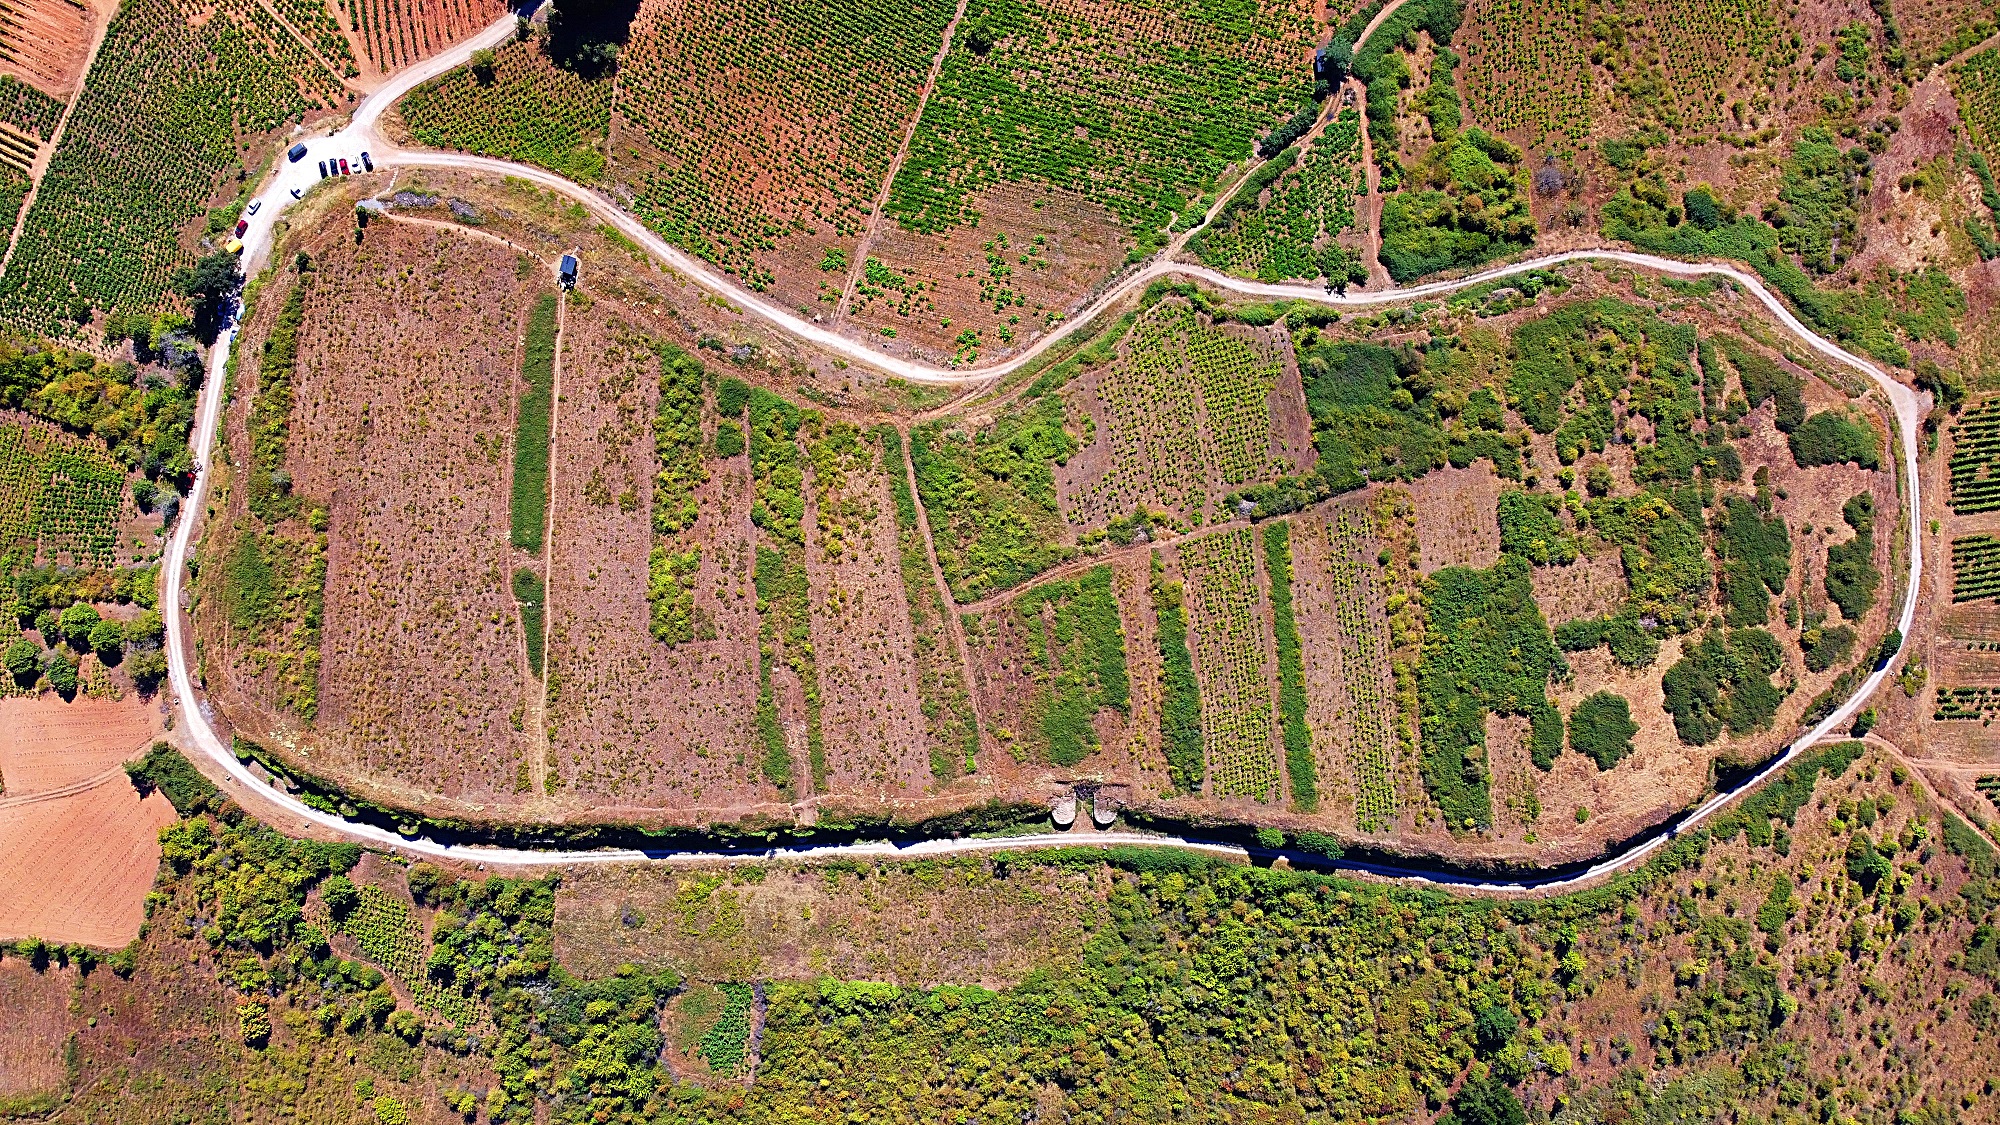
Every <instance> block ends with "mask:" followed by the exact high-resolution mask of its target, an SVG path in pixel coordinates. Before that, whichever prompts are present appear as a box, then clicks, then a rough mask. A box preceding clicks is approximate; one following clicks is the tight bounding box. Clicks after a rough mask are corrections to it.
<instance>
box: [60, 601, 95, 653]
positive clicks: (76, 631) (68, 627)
mask: <svg viewBox="0 0 2000 1125" xmlns="http://www.w3.org/2000/svg"><path fill="white" fill-rule="evenodd" d="M57 620H58V621H59V622H60V623H61V627H62V635H63V640H66V641H68V642H69V643H70V647H72V648H76V649H82V648H85V647H87V646H88V645H89V644H90V631H91V630H92V629H95V628H97V623H98V620H99V618H98V616H97V611H96V610H95V609H92V608H91V607H90V606H88V605H86V604H84V603H83V602H77V603H75V604H73V605H71V606H70V607H69V608H68V609H65V610H63V611H62V616H61V617H60V618H58V619H57Z"/></svg>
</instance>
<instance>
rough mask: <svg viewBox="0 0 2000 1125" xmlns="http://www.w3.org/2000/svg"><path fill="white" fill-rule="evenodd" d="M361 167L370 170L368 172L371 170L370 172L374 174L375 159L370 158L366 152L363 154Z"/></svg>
mask: <svg viewBox="0 0 2000 1125" xmlns="http://www.w3.org/2000/svg"><path fill="white" fill-rule="evenodd" d="M361 166H362V167H363V168H366V169H368V170H369V171H370V172H373V171H374V170H375V160H374V158H372V157H370V156H369V155H368V154H367V153H365V152H364V153H362V154H361Z"/></svg>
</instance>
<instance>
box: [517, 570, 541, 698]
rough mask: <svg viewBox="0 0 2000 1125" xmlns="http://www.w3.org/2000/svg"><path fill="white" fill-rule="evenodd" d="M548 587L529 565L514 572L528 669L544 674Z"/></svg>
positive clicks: (535, 673) (537, 676)
mask: <svg viewBox="0 0 2000 1125" xmlns="http://www.w3.org/2000/svg"><path fill="white" fill-rule="evenodd" d="M546 599H547V587H546V585H545V584H544V583H543V582H542V576H541V575H539V574H537V573H535V572H534V571H533V570H530V569H528V568H527V567H522V568H521V569H519V570H516V571H515V572H514V601H515V602H516V603H517V604H518V605H519V606H520V610H521V633H522V636H523V639H524V640H525V641H526V642H527V648H528V671H529V672H531V673H533V674H534V676H535V678H536V679H540V678H541V676H542V646H543V644H544V643H545V642H546V641H547V637H546V636H544V632H543V623H544V622H545V621H546V620H547V616H546V615H547V604H546Z"/></svg>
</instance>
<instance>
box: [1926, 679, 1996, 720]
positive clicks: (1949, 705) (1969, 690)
mask: <svg viewBox="0 0 2000 1125" xmlns="http://www.w3.org/2000/svg"><path fill="white" fill-rule="evenodd" d="M1995 716H2000V687H1941V688H1939V689H1938V693H1937V710H1935V711H1933V712H1932V713H1931V718H1933V719H1977V720H1979V721H1980V722H1991V721H1992V720H1993V718H1994V717H1995Z"/></svg>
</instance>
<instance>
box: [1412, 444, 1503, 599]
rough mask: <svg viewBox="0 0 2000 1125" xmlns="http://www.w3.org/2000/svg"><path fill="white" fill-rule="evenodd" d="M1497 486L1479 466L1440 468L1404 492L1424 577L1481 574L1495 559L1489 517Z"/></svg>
mask: <svg viewBox="0 0 2000 1125" xmlns="http://www.w3.org/2000/svg"><path fill="white" fill-rule="evenodd" d="M1501 486H1502V482H1501V480H1500V478H1499V477H1498V476H1496V475H1494V472H1493V466H1492V465H1490V464H1487V463H1485V462H1481V463H1479V464H1477V465H1474V466H1473V467H1472V468H1469V469H1452V468H1444V469H1438V470H1435V471H1433V472H1431V473H1429V474H1427V475H1426V476H1425V477H1424V478H1423V479H1421V480H1418V481H1416V482H1414V483H1411V484H1409V485H1406V486H1404V487H1405V488H1407V489H1408V491H1409V493H1410V498H1411V499H1412V500H1413V501H1415V503H1416V509H1417V545H1418V547H1419V548H1420V550H1421V564H1420V565H1421V568H1422V570H1423V572H1424V573H1425V574H1431V573H1434V572H1436V571H1438V570H1440V569H1442V568H1444V567H1447V566H1469V567H1472V568H1474V569H1484V568H1486V567H1489V566H1492V565H1493V564H1494V562H1496V561H1497V560H1498V559H1499V558H1500V524H1499V521H1498V519H1497V518H1496V517H1495V516H1494V511H1495V507H1496V505H1497V504H1498V503H1499V500H1500V491H1501Z"/></svg>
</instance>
